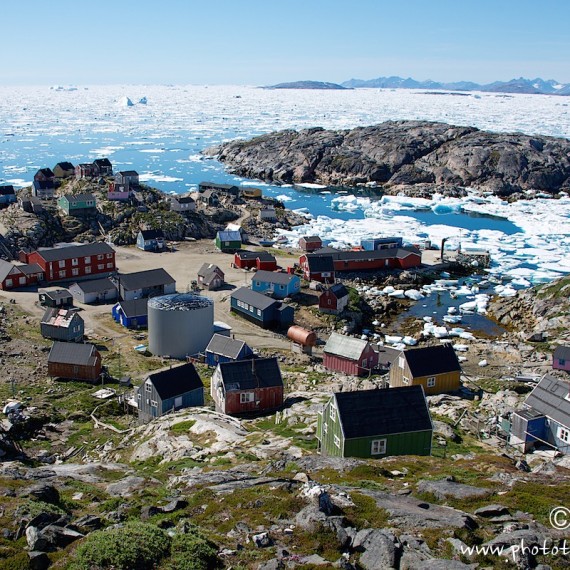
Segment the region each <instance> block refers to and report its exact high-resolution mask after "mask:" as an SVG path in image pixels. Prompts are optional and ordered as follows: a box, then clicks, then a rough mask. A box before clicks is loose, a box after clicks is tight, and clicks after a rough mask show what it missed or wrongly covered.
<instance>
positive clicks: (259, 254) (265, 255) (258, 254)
mask: <svg viewBox="0 0 570 570" xmlns="http://www.w3.org/2000/svg"><path fill="white" fill-rule="evenodd" d="M236 256H237V257H239V258H240V259H260V260H261V261H275V256H274V255H272V254H271V253H269V252H268V251H248V250H245V249H241V250H240V251H236Z"/></svg>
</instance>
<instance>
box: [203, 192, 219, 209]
mask: <svg viewBox="0 0 570 570" xmlns="http://www.w3.org/2000/svg"><path fill="white" fill-rule="evenodd" d="M198 200H199V201H200V202H201V203H202V204H206V206H212V207H213V208H217V207H218V206H219V205H220V196H219V195H218V193H217V192H215V191H214V190H205V191H204V192H201V193H200V194H198Z"/></svg>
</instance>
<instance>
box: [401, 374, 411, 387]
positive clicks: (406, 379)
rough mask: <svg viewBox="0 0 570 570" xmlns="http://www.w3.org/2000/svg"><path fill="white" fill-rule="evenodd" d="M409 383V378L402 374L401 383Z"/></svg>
mask: <svg viewBox="0 0 570 570" xmlns="http://www.w3.org/2000/svg"><path fill="white" fill-rule="evenodd" d="M409 383H410V379H409V378H406V377H405V376H403V377H402V384H405V385H406V386H407V385H408V384H409Z"/></svg>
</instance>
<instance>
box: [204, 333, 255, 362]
mask: <svg viewBox="0 0 570 570" xmlns="http://www.w3.org/2000/svg"><path fill="white" fill-rule="evenodd" d="M252 355H253V351H252V350H251V348H250V347H249V346H248V345H247V344H246V343H245V342H244V341H243V340H238V339H235V338H229V337H227V336H224V335H221V334H215V335H214V336H213V337H212V340H211V341H210V342H209V344H208V346H207V347H206V364H207V365H208V366H217V365H218V364H220V362H235V361H236V360H244V359H245V358H252Z"/></svg>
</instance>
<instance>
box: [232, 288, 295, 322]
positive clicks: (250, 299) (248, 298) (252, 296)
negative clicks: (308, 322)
mask: <svg viewBox="0 0 570 570" xmlns="http://www.w3.org/2000/svg"><path fill="white" fill-rule="evenodd" d="M230 305H231V310H232V311H234V312H236V313H238V314H240V315H241V316H243V317H244V318H246V319H247V320H249V321H252V322H254V323H255V324H257V325H259V326H260V327H263V328H270V327H274V326H277V327H285V326H289V325H290V324H292V323H293V318H294V315H295V311H294V310H293V307H290V306H289V305H286V304H285V303H281V301H276V300H275V299H272V298H271V297H268V296H267V295H262V294H261V293H256V292H255V291H252V290H251V289H248V288H247V287H240V288H239V289H237V290H235V291H234V292H233V293H232V294H231V295H230Z"/></svg>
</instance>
